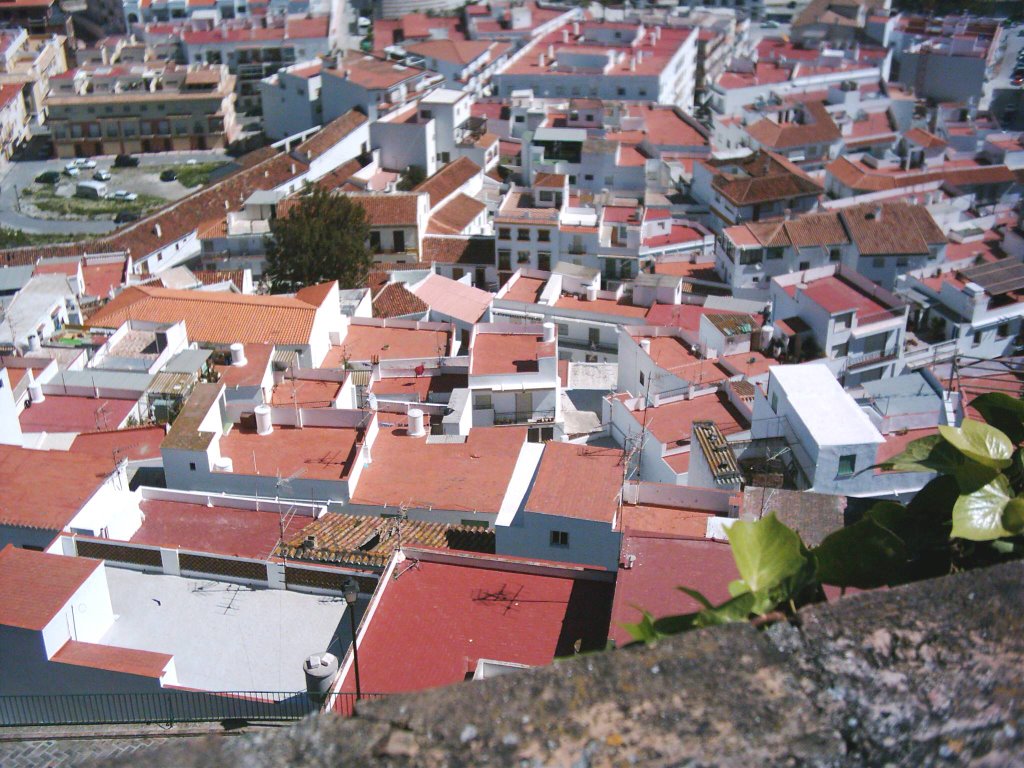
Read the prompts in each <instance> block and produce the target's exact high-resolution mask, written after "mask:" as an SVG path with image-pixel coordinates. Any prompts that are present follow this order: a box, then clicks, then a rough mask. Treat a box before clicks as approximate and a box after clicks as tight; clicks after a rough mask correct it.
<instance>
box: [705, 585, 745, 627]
mask: <svg viewBox="0 0 1024 768" xmlns="http://www.w3.org/2000/svg"><path fill="white" fill-rule="evenodd" d="M754 602H755V597H754V594H753V593H752V592H745V593H743V594H742V595H737V596H736V597H733V598H731V599H729V600H726V601H725V602H724V603H722V604H721V605H719V606H717V607H715V608H708V609H705V610H703V611H701V612H700V613H699V614H697V619H696V622H695V626H697V627H715V626H718V625H719V624H730V623H732V622H736V621H746V620H747V619H749V618H750V615H751V614H752V613H758V611H755V610H754Z"/></svg>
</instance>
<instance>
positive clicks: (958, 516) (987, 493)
mask: <svg viewBox="0 0 1024 768" xmlns="http://www.w3.org/2000/svg"><path fill="white" fill-rule="evenodd" d="M1010 493H1011V491H1010V481H1009V480H1007V479H1006V476H1005V475H999V476H998V477H996V479H995V480H993V481H992V482H990V483H988V484H987V485H985V486H982V487H981V488H979V489H978V490H976V491H975V492H974V493H964V494H961V495H960V498H958V499H957V501H956V504H954V505H953V532H952V533H951V534H950V535H951V537H953V538H958V539H970V540H971V541H991V540H993V539H1001V538H1003V537H1004V536H1009V535H1010V532H1009V531H1007V530H1006V529H1005V528H1004V527H1003V522H1002V521H1003V510H1004V509H1005V508H1006V505H1007V504H1008V503H1009V501H1010Z"/></svg>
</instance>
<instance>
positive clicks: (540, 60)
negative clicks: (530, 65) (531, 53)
mask: <svg viewBox="0 0 1024 768" xmlns="http://www.w3.org/2000/svg"><path fill="white" fill-rule="evenodd" d="M537 66H538V67H540V68H541V69H544V54H543V53H542V54H541V55H540V56H538V57H537Z"/></svg>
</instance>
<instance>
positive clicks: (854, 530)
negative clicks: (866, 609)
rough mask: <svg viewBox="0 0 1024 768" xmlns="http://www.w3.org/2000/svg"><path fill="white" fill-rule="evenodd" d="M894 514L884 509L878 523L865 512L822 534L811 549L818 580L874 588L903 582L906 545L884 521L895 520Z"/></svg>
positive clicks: (839, 585) (844, 585)
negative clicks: (823, 536)
mask: <svg viewBox="0 0 1024 768" xmlns="http://www.w3.org/2000/svg"><path fill="white" fill-rule="evenodd" d="M895 514H896V512H895V510H894V509H886V510H885V517H886V518H887V520H886V521H885V522H879V520H876V519H875V518H874V517H873V516H871V515H870V513H869V515H868V516H866V517H865V518H864V519H863V520H861V521H860V522H857V523H854V524H853V525H851V526H849V527H847V528H841V529H839V530H838V531H835V532H834V533H831V534H829V535H828V536H826V537H825V540H824V541H822V542H821V544H820V545H819V546H818V547H817V548H815V549H814V556H815V558H816V559H817V562H818V578H819V579H820V580H821V582H822V583H823V584H832V585H834V586H837V587H857V588H858V589H874V588H875V587H882V586H886V585H890V584H897V583H899V582H901V581H903V578H904V571H905V566H906V563H907V548H906V546H905V545H904V543H903V540H902V539H901V538H900V537H899V536H897V535H896V534H895V533H893V531H892V530H890V528H889V527H888V525H887V524H886V523H889V524H892V523H894V522H895V521H894V519H893V517H894V516H895ZM904 514H906V511H905V510H904ZM879 516H880V517H882V515H879ZM894 527H895V526H894Z"/></svg>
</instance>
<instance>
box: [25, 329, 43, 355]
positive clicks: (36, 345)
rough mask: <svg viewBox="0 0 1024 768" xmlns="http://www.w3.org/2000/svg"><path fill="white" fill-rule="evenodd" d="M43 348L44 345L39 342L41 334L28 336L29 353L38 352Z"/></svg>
mask: <svg viewBox="0 0 1024 768" xmlns="http://www.w3.org/2000/svg"><path fill="white" fill-rule="evenodd" d="M41 347H42V344H41V343H40V342H39V334H38V333H30V334H29V335H28V351H29V352H38V351H39V349H40V348H41Z"/></svg>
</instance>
